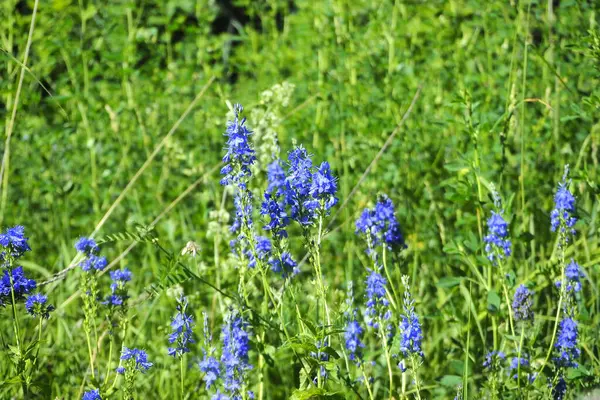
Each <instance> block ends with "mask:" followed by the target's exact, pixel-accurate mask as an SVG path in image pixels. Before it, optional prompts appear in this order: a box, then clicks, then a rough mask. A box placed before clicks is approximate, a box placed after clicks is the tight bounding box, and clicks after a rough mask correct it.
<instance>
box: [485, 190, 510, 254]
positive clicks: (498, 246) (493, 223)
mask: <svg viewBox="0 0 600 400" xmlns="http://www.w3.org/2000/svg"><path fill="white" fill-rule="evenodd" d="M492 196H493V197H494V207H495V208H496V210H495V211H492V215H491V216H490V218H489V219H488V220H487V226H488V234H487V235H486V236H485V237H484V238H483V241H484V242H485V243H486V245H485V252H486V253H487V257H488V259H489V260H490V261H491V262H493V263H496V262H497V261H498V259H500V260H502V259H503V258H505V257H510V255H511V253H512V250H511V241H510V240H509V239H507V238H508V222H506V220H505V219H504V216H503V214H504V210H502V209H501V206H502V205H501V202H500V197H499V196H498V193H496V191H495V190H493V191H492Z"/></svg>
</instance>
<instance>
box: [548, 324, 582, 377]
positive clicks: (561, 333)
mask: <svg viewBox="0 0 600 400" xmlns="http://www.w3.org/2000/svg"><path fill="white" fill-rule="evenodd" d="M577 336H578V330H577V322H575V320H574V319H573V318H571V317H565V318H563V320H562V321H560V326H559V330H558V338H557V339H556V344H555V345H554V347H555V348H556V350H557V351H558V357H555V359H554V361H555V362H556V364H557V365H558V366H560V367H564V368H570V367H573V368H576V367H577V365H578V364H577V361H576V360H577V359H578V358H579V356H580V355H581V350H580V349H579V346H578V343H577Z"/></svg>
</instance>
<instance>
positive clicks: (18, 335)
mask: <svg viewBox="0 0 600 400" xmlns="http://www.w3.org/2000/svg"><path fill="white" fill-rule="evenodd" d="M8 276H9V280H10V296H11V299H12V307H11V308H12V313H13V329H14V331H15V338H16V340H17V350H18V351H19V361H18V364H17V372H18V374H19V375H20V377H21V387H22V389H23V396H24V397H27V384H26V382H25V379H24V378H25V376H24V372H23V370H22V366H21V361H22V360H23V352H22V350H21V329H20V328H19V317H18V316H17V302H16V297H15V287H14V280H13V276H12V271H9V273H8Z"/></svg>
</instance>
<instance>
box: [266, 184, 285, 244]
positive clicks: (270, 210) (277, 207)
mask: <svg viewBox="0 0 600 400" xmlns="http://www.w3.org/2000/svg"><path fill="white" fill-rule="evenodd" d="M260 214H261V215H262V216H263V217H265V219H268V222H267V223H266V224H265V225H264V226H263V229H264V230H266V231H270V232H271V233H272V235H273V236H276V237H280V238H282V237H287V231H286V230H285V227H286V226H288V225H289V223H290V219H289V217H288V215H287V212H286V211H285V207H284V205H283V204H281V203H280V202H279V201H277V199H276V198H275V197H273V196H272V195H271V194H269V193H265V200H264V201H263V202H262V205H261V208H260Z"/></svg>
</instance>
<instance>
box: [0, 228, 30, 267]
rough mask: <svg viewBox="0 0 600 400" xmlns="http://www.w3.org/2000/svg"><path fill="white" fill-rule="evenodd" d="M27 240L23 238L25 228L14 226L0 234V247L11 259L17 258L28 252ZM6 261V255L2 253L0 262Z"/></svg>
mask: <svg viewBox="0 0 600 400" xmlns="http://www.w3.org/2000/svg"><path fill="white" fill-rule="evenodd" d="M28 240H29V238H27V237H25V228H24V227H23V226H21V225H16V226H13V227H11V228H8V229H6V231H4V232H3V233H0V245H1V246H2V247H4V249H5V250H6V251H8V253H9V254H10V256H11V257H12V258H19V257H21V256H22V255H23V254H24V253H25V252H27V251H30V250H31V248H30V247H29V243H28V242H27V241H28ZM5 259H6V253H5V252H4V251H3V252H2V253H0V260H1V261H4V260H5Z"/></svg>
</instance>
